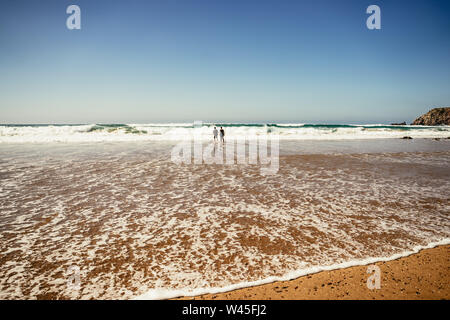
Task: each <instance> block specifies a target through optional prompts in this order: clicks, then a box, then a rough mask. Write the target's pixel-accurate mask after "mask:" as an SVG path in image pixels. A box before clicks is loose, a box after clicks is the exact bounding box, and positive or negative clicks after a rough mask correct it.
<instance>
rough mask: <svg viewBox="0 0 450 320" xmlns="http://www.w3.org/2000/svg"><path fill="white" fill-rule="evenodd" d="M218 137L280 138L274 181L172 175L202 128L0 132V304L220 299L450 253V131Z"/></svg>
mask: <svg viewBox="0 0 450 320" xmlns="http://www.w3.org/2000/svg"><path fill="white" fill-rule="evenodd" d="M215 125H217V126H223V127H224V129H225V133H226V135H225V137H226V139H227V140H232V139H238V138H242V137H246V138H247V142H245V141H244V142H243V143H244V144H246V147H248V145H249V144H250V143H251V139H256V138H255V137H263V136H264V137H271V136H277V137H278V138H279V168H278V171H277V172H276V173H275V174H272V175H262V174H261V171H260V168H261V164H259V163H249V162H245V163H238V162H235V163H231V164H226V163H225V164H218V163H213V164H206V163H195V162H192V163H189V164H186V163H181V164H179V163H174V162H173V161H172V159H171V152H172V150H173V148H174V147H175V146H176V145H177V144H178V143H179V141H181V140H185V139H186V138H187V137H188V138H189V137H193V138H194V139H199V141H201V143H202V145H204V146H207V145H209V144H210V143H211V142H212V127H213V126H214V124H208V123H203V124H197V125H193V124H192V123H184V124H178V123H172V124H107V125H105V124H103V125H102V124H89V125H2V126H0V203H1V214H0V256H1V260H0V299H14V298H22V299H34V298H60V299H61V298H71V299H74V298H76V299H91V298H94V299H115V298H126V299H136V298H138V299H139V298H144V299H145V298H149V299H162V298H170V297H176V296H180V295H196V294H201V293H215V292H221V291H226V290H231V289H235V288H241V287H246V286H252V285H256V284H261V283H267V282H272V281H275V280H286V279H292V278H295V277H298V276H301V275H305V274H309V273H312V272H318V271H320V270H330V269H336V268H343V267H346V266H352V265H361V264H368V263H373V262H375V261H383V260H392V259H395V258H398V257H401V256H405V255H409V254H411V253H414V252H417V251H418V250H420V249H422V248H427V247H433V246H436V245H439V244H448V243H450V219H449V213H450V139H448V138H449V137H450V127H448V126H440V127H426V126H391V125H383V124H372V125H351V124H348V125H318V124H225V123H223V124H215ZM405 136H409V137H411V138H413V139H401V138H403V137H405ZM269 145H270V143H269ZM220 147H221V146H220V143H218V148H220ZM222 147H223V146H222ZM246 150H247V149H246ZM74 270H79V273H78V274H77V276H76V277H75V278H76V279H78V281H79V286H71V285H70V283H73V281H72V282H70V280H73V272H74ZM76 272H78V271H76Z"/></svg>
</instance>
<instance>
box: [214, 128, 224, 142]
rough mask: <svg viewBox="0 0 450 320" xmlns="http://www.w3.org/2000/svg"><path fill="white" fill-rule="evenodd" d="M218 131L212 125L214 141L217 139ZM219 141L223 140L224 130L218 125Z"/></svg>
mask: <svg viewBox="0 0 450 320" xmlns="http://www.w3.org/2000/svg"><path fill="white" fill-rule="evenodd" d="M218 133H219V131H217V128H216V127H214V130H213V135H214V142H216V141H217V134H218ZM220 141H221V142H225V130H223V128H222V127H220Z"/></svg>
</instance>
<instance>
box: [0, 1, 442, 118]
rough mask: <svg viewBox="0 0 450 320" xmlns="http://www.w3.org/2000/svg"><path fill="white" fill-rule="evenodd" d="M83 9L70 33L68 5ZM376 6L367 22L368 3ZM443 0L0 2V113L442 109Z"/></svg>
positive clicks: (289, 113) (307, 114)
mask: <svg viewBox="0 0 450 320" xmlns="http://www.w3.org/2000/svg"><path fill="white" fill-rule="evenodd" d="M71 4H76V5H78V6H79V7H80V9H81V29H80V30H69V29H68V28H67V26H66V20H67V18H68V17H69V16H70V15H69V14H67V13H66V8H67V7H68V6H69V5H71ZM372 4H376V5H378V6H379V7H380V9H381V29H380V30H369V29H368V28H367V27H366V19H367V18H368V17H369V14H367V13H366V8H367V7H368V6H369V5H372ZM449 9H450V1H437V0H421V1H414V0H408V1H407V0H403V1H402V0H389V1H372V0H370V1H364V0H360V1H356V0H342V1H335V0H329V1H325V0H315V1H299V0H297V1H283V0H277V1H275V0H274V1H265V0H254V1H253V0H252V1H248V0H240V1H234V0H220V1H219V0H208V1H190V0H183V1H171V0H158V1H151V0H150V1H149V0H147V1H137V0H128V1H123V0H122V1H114V0H108V1H102V0H95V1H84V0H71V1H65V0H53V1H32V0H29V1H22V0H3V1H1V2H0V123H3V124H5V123H36V124H37V123H61V124H62V123H77V124H79V123H155V122H191V121H194V120H202V121H220V122H290V123H294V122H296V123H390V122H399V121H407V122H411V121H412V120H414V119H415V118H416V117H418V116H419V115H421V114H423V113H425V112H427V111H428V110H429V109H430V108H432V107H441V106H450V10H449Z"/></svg>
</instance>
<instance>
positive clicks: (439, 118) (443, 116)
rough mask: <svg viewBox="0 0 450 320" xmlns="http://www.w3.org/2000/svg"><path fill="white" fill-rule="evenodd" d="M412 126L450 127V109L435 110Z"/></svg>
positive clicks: (415, 121) (419, 118) (418, 119)
mask: <svg viewBox="0 0 450 320" xmlns="http://www.w3.org/2000/svg"><path fill="white" fill-rule="evenodd" d="M411 125H423V126H439V125H450V107H445V108H434V109H431V110H430V111H428V112H427V113H425V114H424V115H421V116H420V117H418V118H417V119H416V120H414V121H413V122H412V123H411Z"/></svg>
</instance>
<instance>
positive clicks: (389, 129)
mask: <svg viewBox="0 0 450 320" xmlns="http://www.w3.org/2000/svg"><path fill="white" fill-rule="evenodd" d="M214 126H218V127H220V126H222V127H224V129H225V130H226V134H227V136H230V137H240V136H250V135H267V134H271V135H278V136H279V138H280V139H283V140H343V139H350V140H353V139H384V138H400V137H403V136H410V137H412V138H447V137H449V136H450V126H434V127H433V126H409V125H406V126H395V125H384V124H366V125H352V124H337V125H333V124H300V123H291V124H275V123H216V124H212V123H201V124H198V125H197V124H193V123H155V124H84V125H17V124H9V125H0V143H2V142H9V143H13V142H16V143H22V142H95V141H156V140H159V141H165V140H179V139H180V136H183V135H186V134H188V135H189V134H193V133H194V131H195V133H196V134H197V135H198V136H199V137H201V139H204V140H209V139H211V135H212V127H214Z"/></svg>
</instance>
